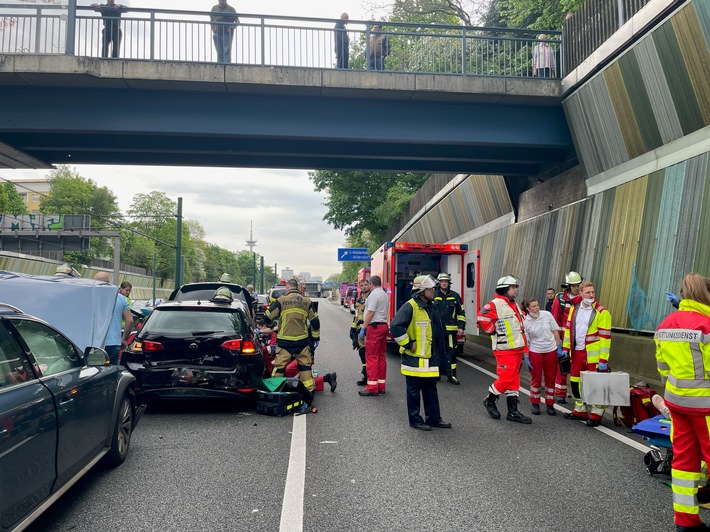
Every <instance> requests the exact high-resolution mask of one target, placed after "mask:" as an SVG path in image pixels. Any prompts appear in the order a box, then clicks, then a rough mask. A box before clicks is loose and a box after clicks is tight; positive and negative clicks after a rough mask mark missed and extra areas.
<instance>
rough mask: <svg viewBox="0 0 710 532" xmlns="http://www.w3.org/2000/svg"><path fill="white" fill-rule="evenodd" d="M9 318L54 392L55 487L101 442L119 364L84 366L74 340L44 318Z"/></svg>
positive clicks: (86, 460)
mask: <svg viewBox="0 0 710 532" xmlns="http://www.w3.org/2000/svg"><path fill="white" fill-rule="evenodd" d="M12 323H13V325H14V327H15V329H16V330H17V332H18V333H19V335H20V336H21V338H22V340H23V341H24V343H25V344H26V345H27V347H28V348H29V351H30V352H31V357H32V358H34V363H35V364H36V366H37V367H38V369H39V372H40V380H41V382H42V383H43V384H44V385H45V386H46V387H47V388H48V389H49V390H50V391H51V392H52V394H53V395H54V400H55V403H56V408H57V428H58V430H59V437H58V440H57V441H58V446H57V487H58V486H61V485H62V484H64V483H65V482H66V481H67V480H69V479H70V478H71V477H72V476H73V475H74V474H75V473H76V472H77V471H79V470H80V469H81V468H82V467H83V466H84V465H85V464H87V463H88V462H89V461H90V460H91V459H92V458H94V457H95V456H96V455H97V453H98V452H99V451H101V450H102V448H104V447H105V446H106V441H107V440H106V438H107V434H108V430H109V427H110V424H111V416H112V406H113V398H114V396H115V393H116V383H117V377H118V372H120V369H119V367H118V366H112V367H106V368H98V367H90V366H85V365H84V361H83V358H82V357H81V355H80V353H79V351H78V349H77V348H76V347H75V346H74V344H72V343H71V342H70V341H69V340H68V339H67V338H65V337H64V336H63V335H62V334H61V333H59V332H58V331H56V330H55V329H53V328H51V327H49V326H48V325H46V324H44V323H41V322H38V321H33V320H27V319H17V320H13V321H12Z"/></svg>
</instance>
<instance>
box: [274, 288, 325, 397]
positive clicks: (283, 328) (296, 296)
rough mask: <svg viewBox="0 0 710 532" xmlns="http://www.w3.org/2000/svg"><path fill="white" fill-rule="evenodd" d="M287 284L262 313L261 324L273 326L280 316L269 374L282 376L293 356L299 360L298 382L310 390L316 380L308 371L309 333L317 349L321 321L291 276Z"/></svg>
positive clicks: (311, 363)
mask: <svg viewBox="0 0 710 532" xmlns="http://www.w3.org/2000/svg"><path fill="white" fill-rule="evenodd" d="M286 286H287V288H288V290H287V292H286V295H283V296H281V297H279V298H278V299H277V300H276V301H274V302H273V303H271V305H270V306H269V308H268V309H267V311H266V313H265V314H264V323H266V325H267V326H268V327H271V326H273V324H274V322H275V321H276V319H277V318H279V317H280V319H279V328H278V332H277V333H276V358H275V359H274V369H273V371H272V373H271V376H272V377H283V376H284V374H285V373H286V366H287V365H288V363H289V362H291V360H292V359H293V358H295V359H296V360H297V361H298V371H299V373H300V379H301V382H302V383H303V385H304V386H305V387H306V388H307V389H308V391H310V392H312V391H313V390H314V389H315V382H314V380H313V372H312V371H311V367H312V366H313V353H312V352H311V337H310V336H311V335H312V338H313V347H314V348H317V347H318V344H319V342H320V320H319V319H318V313H317V312H316V310H315V309H314V307H313V303H312V302H311V300H310V299H308V298H307V297H306V296H304V295H302V294H301V291H300V290H299V287H298V281H297V280H296V279H290V280H289V281H288V282H287V283H286ZM309 322H310V335H309Z"/></svg>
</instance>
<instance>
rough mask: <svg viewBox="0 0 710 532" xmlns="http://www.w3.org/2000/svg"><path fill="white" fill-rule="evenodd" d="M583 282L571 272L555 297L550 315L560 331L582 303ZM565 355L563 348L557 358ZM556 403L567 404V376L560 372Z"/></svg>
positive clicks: (556, 387)
mask: <svg viewBox="0 0 710 532" xmlns="http://www.w3.org/2000/svg"><path fill="white" fill-rule="evenodd" d="M583 280H584V279H583V278H582V276H581V275H580V274H579V273H578V272H575V271H571V272H569V273H568V274H567V275H565V282H564V284H563V285H562V288H563V289H564V292H559V293H558V294H556V295H555V300H554V301H553V302H552V309H551V310H550V313H551V314H552V316H553V317H554V318H555V321H556V322H557V325H558V326H559V328H560V330H564V328H565V324H566V323H567V315H568V314H569V311H570V309H571V308H572V307H573V306H574V305H576V304H578V303H579V302H580V301H582V296H581V295H580V293H579V285H580V284H582V281H583ZM563 355H564V353H563V352H562V348H560V349H558V350H557V356H558V357H562V356H563ZM555 401H556V402H557V403H558V404H561V405H564V404H567V375H564V374H562V373H561V372H560V371H559V370H558V371H557V377H556V378H555Z"/></svg>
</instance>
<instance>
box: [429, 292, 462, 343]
mask: <svg viewBox="0 0 710 532" xmlns="http://www.w3.org/2000/svg"><path fill="white" fill-rule="evenodd" d="M434 301H436V305H437V308H438V309H439V314H440V315H441V321H443V322H444V327H445V328H446V330H447V331H448V332H449V333H452V334H453V333H456V332H457V331H458V330H459V329H465V328H466V312H465V311H464V308H463V302H462V301H461V296H460V295H458V294H457V293H456V292H454V291H453V290H449V291H448V292H446V293H444V292H443V291H442V290H441V288H437V290H436V292H434Z"/></svg>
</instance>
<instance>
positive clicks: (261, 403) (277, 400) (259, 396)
mask: <svg viewBox="0 0 710 532" xmlns="http://www.w3.org/2000/svg"><path fill="white" fill-rule="evenodd" d="M301 406H303V399H301V395H300V394H299V393H298V392H265V391H263V390H259V391H257V392H256V412H257V413H258V414H264V415H266V416H279V417H281V416H286V415H288V414H295V413H296V412H298V411H299V409H300V407H301Z"/></svg>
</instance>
